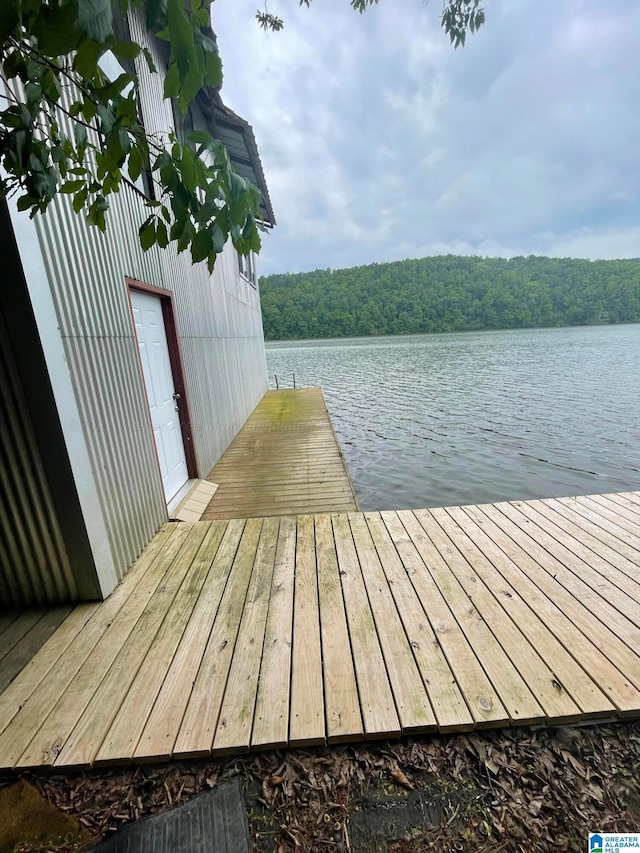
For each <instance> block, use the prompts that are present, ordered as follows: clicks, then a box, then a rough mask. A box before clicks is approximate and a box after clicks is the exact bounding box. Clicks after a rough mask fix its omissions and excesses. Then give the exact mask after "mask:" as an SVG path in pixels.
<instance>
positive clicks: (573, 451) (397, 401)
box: [267, 325, 640, 510]
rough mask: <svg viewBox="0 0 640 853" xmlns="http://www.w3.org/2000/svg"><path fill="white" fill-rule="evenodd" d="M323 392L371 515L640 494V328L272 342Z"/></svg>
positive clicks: (280, 363)
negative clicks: (520, 500)
mask: <svg viewBox="0 0 640 853" xmlns="http://www.w3.org/2000/svg"><path fill="white" fill-rule="evenodd" d="M267 365H268V370H269V374H270V382H271V386H272V387H275V381H274V374H278V379H279V380H280V385H281V387H290V386H291V385H292V374H294V373H295V376H296V383H297V385H299V386H311V385H320V386H321V387H322V389H323V391H324V394H325V398H326V400H327V405H328V407H329V411H330V413H331V417H332V420H333V423H334V426H335V429H336V433H337V435H338V438H339V440H340V443H341V446H342V449H343V452H344V455H345V457H346V460H347V463H348V465H349V470H350V472H351V476H352V478H353V481H354V484H355V487H356V491H357V493H358V497H359V499H360V503H361V505H362V508H363V509H364V510H378V509H392V508H393V509H403V508H415V507H429V506H446V505H452V504H465V503H482V502H489V501H491V502H493V501H499V500H513V499H517V498H541V497H559V496H566V495H577V494H594V493H603V492H617V491H629V490H639V489H640V325H629V326H596V327H581V328H562V329H535V330H517V331H499V332H471V333H459V334H445V335H414V336H408V337H385V338H364V339H363V338H358V339H342V340H324V341H295V342H293V341H291V342H271V343H269V344H267Z"/></svg>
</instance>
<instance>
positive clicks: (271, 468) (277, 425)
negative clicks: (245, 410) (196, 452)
mask: <svg viewBox="0 0 640 853" xmlns="http://www.w3.org/2000/svg"><path fill="white" fill-rule="evenodd" d="M208 479H209V480H210V481H212V482H214V483H217V484H218V489H217V491H216V493H215V495H214V496H213V498H212V500H211V502H210V503H209V505H208V507H207V508H206V509H205V511H204V513H203V515H202V518H203V519H214V518H253V517H258V516H260V517H265V516H283V515H305V514H308V513H322V512H348V511H350V510H357V509H358V501H357V498H356V495H355V491H354V489H353V485H352V483H351V479H350V477H349V472H348V470H347V467H346V465H345V463H344V459H343V457H342V452H341V450H340V445H339V444H338V440H337V438H336V436H335V433H334V431H333V426H332V424H331V420H330V418H329V413H328V412H327V407H326V404H325V401H324V396H323V394H322V391H321V390H320V388H300V389H285V390H282V391H268V392H267V393H266V394H265V396H264V397H263V398H262V400H261V401H260V403H259V404H258V406H257V407H256V409H255V411H254V412H253V414H252V415H251V417H250V418H249V420H248V421H247V423H246V424H245V426H244V427H243V429H241V430H240V432H239V433H238V435H237V436H236V437H235V439H234V440H233V442H232V443H231V445H230V446H229V448H228V449H227V451H226V452H225V453H224V455H223V456H222V458H221V459H220V461H219V462H218V463H217V465H216V466H215V467H214V468H213V470H212V471H211V473H210V474H209V477H208Z"/></svg>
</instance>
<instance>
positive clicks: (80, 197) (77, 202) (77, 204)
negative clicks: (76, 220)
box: [73, 187, 88, 213]
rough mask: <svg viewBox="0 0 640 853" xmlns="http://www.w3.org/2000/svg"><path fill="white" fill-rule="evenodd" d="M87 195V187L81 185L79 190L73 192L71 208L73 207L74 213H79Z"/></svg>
mask: <svg viewBox="0 0 640 853" xmlns="http://www.w3.org/2000/svg"><path fill="white" fill-rule="evenodd" d="M87 195H88V193H87V188H86V187H83V188H82V189H81V190H80V191H79V192H77V193H76V194H75V196H74V197H73V209H74V211H75V212H76V213H80V211H81V210H82V208H83V207H84V205H85V202H86V200H87Z"/></svg>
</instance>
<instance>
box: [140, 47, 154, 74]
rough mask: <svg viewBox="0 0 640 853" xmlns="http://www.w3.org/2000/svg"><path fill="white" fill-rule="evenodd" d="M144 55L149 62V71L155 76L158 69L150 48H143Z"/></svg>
mask: <svg viewBox="0 0 640 853" xmlns="http://www.w3.org/2000/svg"><path fill="white" fill-rule="evenodd" d="M142 54H143V56H144V58H145V59H146V60H147V67H148V68H149V71H150V72H151V73H152V74H155V73H156V71H157V70H158V69H157V68H156V64H155V62H154V61H153V56H151V51H150V50H149V48H148V47H143V48H142Z"/></svg>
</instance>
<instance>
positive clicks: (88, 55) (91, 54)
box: [73, 39, 104, 79]
mask: <svg viewBox="0 0 640 853" xmlns="http://www.w3.org/2000/svg"><path fill="white" fill-rule="evenodd" d="M103 51H104V48H103V46H102V45H101V44H98V42H97V41H93V39H86V40H85V41H83V42H82V44H81V45H80V47H79V48H78V52H77V53H76V55H75V57H74V60H73V67H74V69H75V70H76V71H77V72H78V74H80V75H81V76H82V77H85V78H87V79H90V78H92V77H93V76H94V74H95V73H96V71H97V70H98V60H99V59H100V56H101V55H102V53H103Z"/></svg>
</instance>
